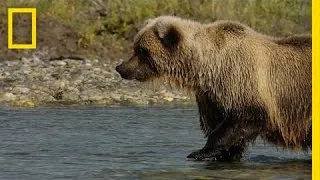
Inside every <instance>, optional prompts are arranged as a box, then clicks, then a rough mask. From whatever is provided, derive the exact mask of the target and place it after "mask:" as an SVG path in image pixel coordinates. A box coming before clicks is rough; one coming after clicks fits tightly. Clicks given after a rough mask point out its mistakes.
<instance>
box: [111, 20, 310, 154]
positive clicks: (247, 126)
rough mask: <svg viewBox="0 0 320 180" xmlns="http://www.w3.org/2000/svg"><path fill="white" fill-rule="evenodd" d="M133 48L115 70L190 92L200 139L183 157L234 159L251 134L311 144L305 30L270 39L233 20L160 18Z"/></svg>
mask: <svg viewBox="0 0 320 180" xmlns="http://www.w3.org/2000/svg"><path fill="white" fill-rule="evenodd" d="M134 48H135V54H134V56H133V58H131V60H129V61H127V62H124V63H123V64H121V65H120V66H118V67H117V71H118V72H119V73H120V74H121V76H123V77H124V78H126V79H138V80H140V81H146V80H150V79H152V78H155V77H160V76H165V77H167V78H168V79H169V80H170V81H171V82H172V83H174V84H176V85H177V86H178V87H181V88H186V89H189V90H190V91H194V92H195V96H196V99H197V103H198V106H199V114H200V125H201V128H202V130H203V131H204V133H205V135H206V136H208V141H207V144H206V146H205V147H204V148H203V149H202V150H200V151H197V152H194V153H193V154H190V155H189V156H188V157H191V158H196V159H203V158H206V157H214V158H216V159H219V158H220V159H222V160H223V159H228V158H229V157H228V156H230V157H231V159H230V160H234V159H239V158H240V157H241V156H242V152H243V151H244V149H245V147H246V145H247V142H250V141H254V140H255V139H256V137H257V136H259V135H260V136H261V137H262V138H263V139H265V140H267V141H269V142H271V143H274V144H276V145H280V146H283V147H287V148H291V149H303V150H306V149H308V147H311V37H310V36H309V35H300V36H291V37H287V38H274V37H270V36H266V35H263V34H260V33H258V32H256V31H254V30H252V29H251V28H249V27H248V26H245V25H243V24H240V23H238V22H231V21H217V22H214V23H212V24H200V23H198V22H194V21H189V20H184V19H180V18H177V17H170V16H162V17H158V18H155V19H151V20H149V21H148V22H147V23H146V25H145V26H144V27H143V28H142V29H141V31H140V32H139V33H138V34H137V36H136V38H135V40H134ZM132 59H135V60H134V61H133V60H132ZM126 76H129V77H126ZM236 151H238V152H236ZM232 156H234V158H233V157H232Z"/></svg>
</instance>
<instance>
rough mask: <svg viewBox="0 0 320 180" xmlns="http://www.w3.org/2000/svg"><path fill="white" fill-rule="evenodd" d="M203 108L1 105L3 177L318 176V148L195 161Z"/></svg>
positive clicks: (264, 148) (253, 150) (261, 148)
mask: <svg viewBox="0 0 320 180" xmlns="http://www.w3.org/2000/svg"><path fill="white" fill-rule="evenodd" d="M197 113H198V112H197V109H196V108H195V107H184V108H179V107H60V108H52V107H47V108H33V109H28V108H27V109H24V108H8V107H0V179H1V180H2V179H4V180H6V179H19V180H24V179H32V180H44V179H311V153H295V152H290V151H284V150H282V149H280V148H276V147H274V146H272V145H269V144H266V143H264V142H263V141H261V140H257V141H256V143H255V144H254V145H252V146H250V148H249V150H248V152H247V154H246V157H245V159H244V160H243V161H242V162H238V163H219V162H209V161H187V160H186V159H185V157H186V156H187V155H188V154H189V153H191V152H192V151H194V150H197V149H199V148H201V147H202V146H203V145H204V143H205V139H204V137H203V134H202V132H201V130H200V127H199V122H198V114H197Z"/></svg>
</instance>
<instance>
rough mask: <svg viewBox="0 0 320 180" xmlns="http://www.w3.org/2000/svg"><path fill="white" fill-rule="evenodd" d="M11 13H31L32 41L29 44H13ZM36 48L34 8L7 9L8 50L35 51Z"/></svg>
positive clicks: (35, 10)
mask: <svg viewBox="0 0 320 180" xmlns="http://www.w3.org/2000/svg"><path fill="white" fill-rule="evenodd" d="M13 13H31V17H32V18H31V19H32V24H31V25H32V26H31V27H32V41H31V44H13ZM36 48H37V9H36V8H8V49H36Z"/></svg>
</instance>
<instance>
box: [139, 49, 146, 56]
mask: <svg viewBox="0 0 320 180" xmlns="http://www.w3.org/2000/svg"><path fill="white" fill-rule="evenodd" d="M137 54H138V55H140V56H143V55H146V54H147V51H146V50H145V49H144V48H138V49H137Z"/></svg>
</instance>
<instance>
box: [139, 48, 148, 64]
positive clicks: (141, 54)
mask: <svg viewBox="0 0 320 180" xmlns="http://www.w3.org/2000/svg"><path fill="white" fill-rule="evenodd" d="M136 54H137V56H138V57H139V59H140V60H141V61H143V62H146V61H147V59H148V51H147V50H146V49H144V48H138V49H137V51H136Z"/></svg>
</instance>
